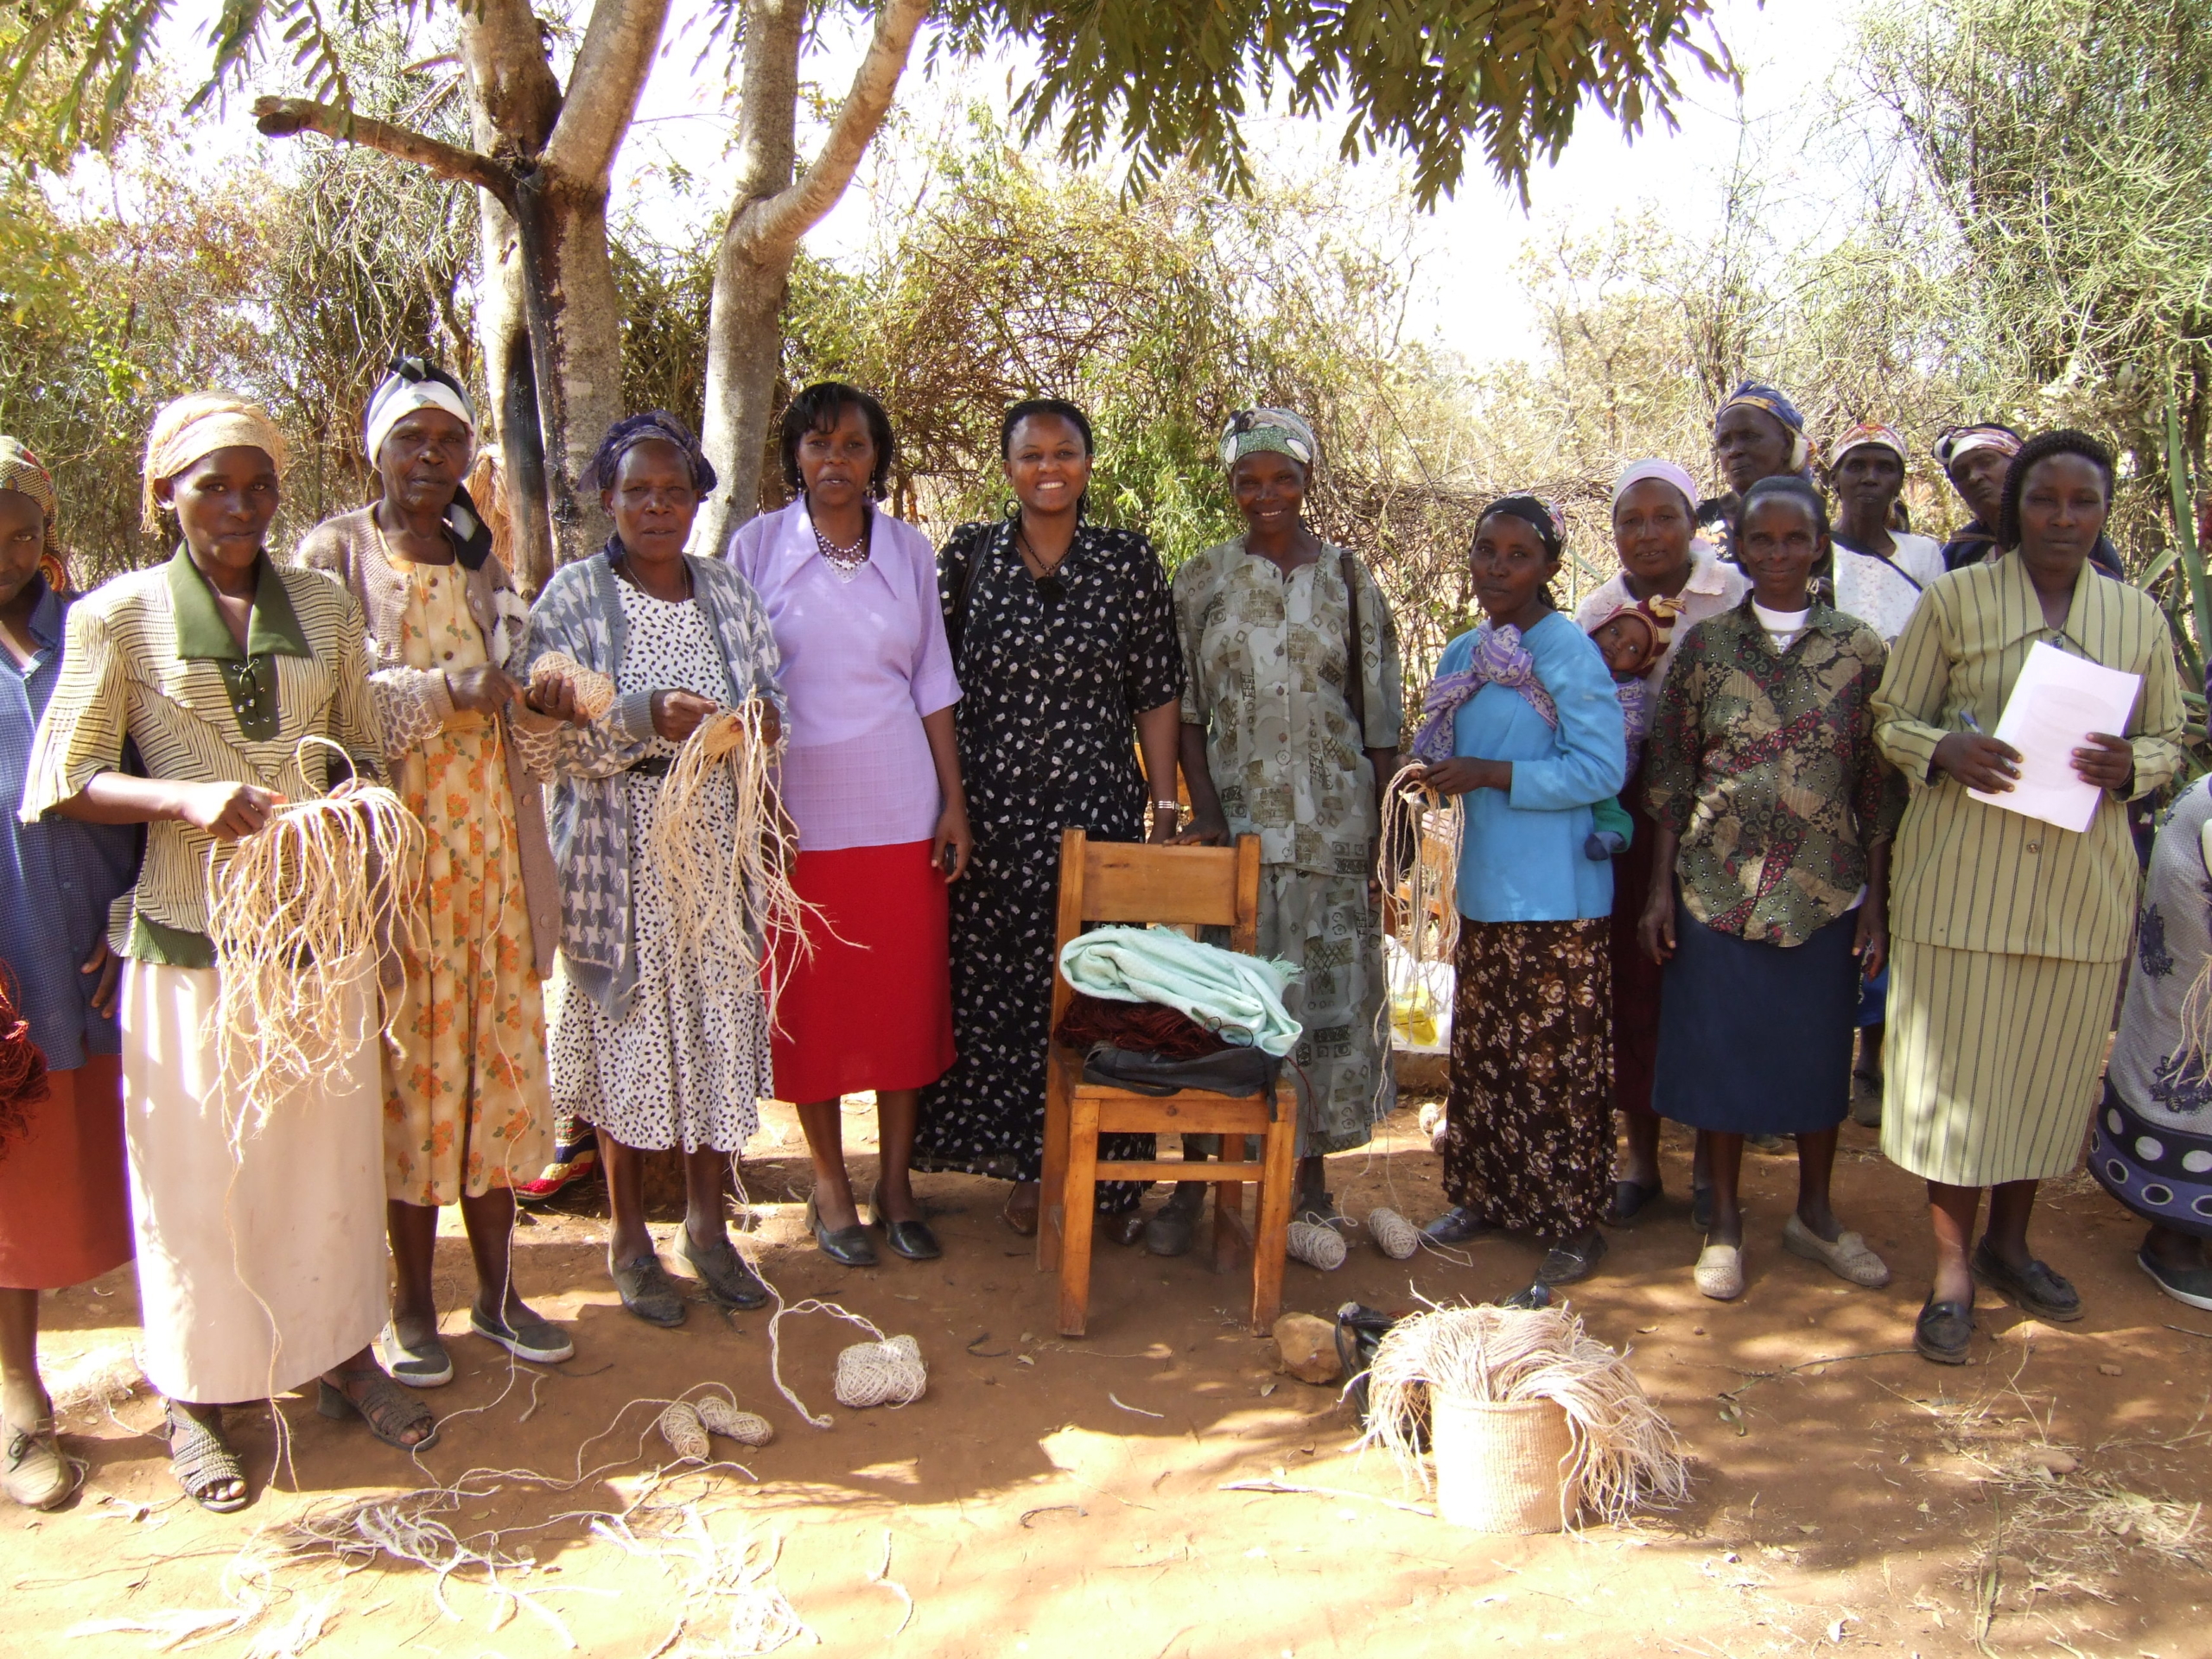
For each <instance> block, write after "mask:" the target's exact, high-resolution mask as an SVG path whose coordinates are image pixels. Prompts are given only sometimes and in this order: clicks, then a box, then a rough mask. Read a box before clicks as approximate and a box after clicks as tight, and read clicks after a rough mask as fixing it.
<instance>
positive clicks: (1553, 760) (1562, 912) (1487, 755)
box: [1436, 611, 1628, 922]
mask: <svg viewBox="0 0 2212 1659" xmlns="http://www.w3.org/2000/svg"><path fill="white" fill-rule="evenodd" d="M1474 639H1475V636H1474V633H1473V632H1471V631H1470V632H1466V633H1463V634H1461V635H1460V636H1459V638H1458V639H1454V640H1453V641H1452V643H1451V644H1450V645H1446V647H1445V648H1444V655H1443V657H1442V658H1441V659H1440V661H1439V662H1438V663H1437V664H1436V671H1437V673H1438V674H1440V675H1443V674H1451V673H1456V672H1459V671H1461V670H1464V669H1465V667H1466V666H1467V663H1468V659H1469V658H1471V656H1472V654H1473V652H1474ZM1521 641H1522V645H1526V646H1527V647H1528V650H1529V656H1530V657H1532V658H1535V665H1536V677H1537V678H1538V679H1540V680H1541V681H1542V682H1543V684H1544V690H1547V691H1548V692H1550V693H1551V694H1552V700H1553V701H1554V702H1555V703H1556V704H1557V705H1558V708H1559V725H1558V727H1557V728H1553V727H1552V726H1551V725H1549V724H1548V723H1547V722H1546V721H1545V720H1544V717H1543V716H1542V715H1540V714H1538V713H1537V712H1536V711H1535V709H1532V708H1530V707H1529V700H1528V699H1527V698H1526V697H1523V696H1522V695H1521V694H1520V693H1519V692H1517V691H1513V690H1508V689H1507V688H1506V687H1504V686H1502V685H1485V686H1484V687H1483V688H1482V690H1479V691H1478V692H1476V693H1475V695H1474V696H1472V697H1470V698H1469V699H1468V700H1467V701H1466V702H1463V703H1461V704H1460V705H1459V711H1458V714H1457V715H1455V717H1454V718H1453V721H1452V753H1454V754H1455V755H1472V756H1475V757H1478V758H1479V759H1481V760H1510V761H1511V762H1512V763H1513V790H1512V793H1511V794H1510V796H1509V795H1506V794H1503V793H1501V792H1499V791H1497V790H1494V789H1478V790H1473V791H1470V792H1469V793H1467V794H1466V795H1464V796H1462V797H1461V799H1462V800H1463V801H1464V802H1465V804H1466V835H1465V840H1464V841H1463V842H1461V844H1460V851H1459V913H1460V914H1461V915H1463V916H1465V917H1467V918H1470V919H1471V920H1473V921H1478V922H1568V921H1586V920H1589V919H1592V918H1596V917H1599V916H1609V915H1611V913H1612V909H1613V867H1612V865H1611V862H1599V861H1593V860H1592V859H1590V858H1587V857H1586V856H1584V855H1583V851H1582V842H1583V840H1584V838H1585V837H1586V836H1588V835H1589V833H1590V809H1591V808H1592V806H1594V805H1595V804H1597V803H1598V802H1599V801H1602V800H1604V799H1605V798H1606V797H1607V796H1609V795H1618V793H1620V790H1621V785H1622V784H1623V782H1624V781H1625V779H1626V778H1627V774H1628V731H1627V722H1626V721H1625V720H1624V718H1623V716H1622V715H1621V700H1620V697H1619V696H1618V694H1617V693H1616V692H1615V691H1614V690H1613V677H1612V674H1611V671H1609V670H1608V669H1607V668H1606V667H1605V658H1603V657H1602V656H1600V655H1599V652H1598V647H1597V646H1596V645H1593V644H1592V643H1591V640H1590V639H1589V636H1587V635H1586V634H1585V633H1584V632H1582V630H1581V629H1580V628H1579V627H1577V626H1575V625H1574V623H1573V620H1571V619H1570V618H1568V617H1567V614H1566V613H1564V612H1560V611H1554V612H1552V613H1550V614H1549V615H1548V616H1546V617H1545V618H1544V619H1543V620H1541V621H1540V622H1538V623H1536V624H1535V626H1533V627H1531V628H1529V630H1528V632H1525V633H1523V634H1522V636H1521Z"/></svg>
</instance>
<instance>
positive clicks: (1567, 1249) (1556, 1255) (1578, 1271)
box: [1536, 1227, 1612, 1290]
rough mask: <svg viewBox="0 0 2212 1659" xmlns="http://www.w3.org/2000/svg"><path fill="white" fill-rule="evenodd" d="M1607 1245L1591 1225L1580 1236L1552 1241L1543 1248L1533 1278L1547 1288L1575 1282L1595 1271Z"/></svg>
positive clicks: (1600, 1234) (1609, 1247)
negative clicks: (1542, 1255) (1542, 1258)
mask: <svg viewBox="0 0 2212 1659" xmlns="http://www.w3.org/2000/svg"><path fill="white" fill-rule="evenodd" d="M1611 1248H1612V1246H1611V1245H1610V1244H1608V1243H1605V1235H1604V1234H1603V1233H1601V1232H1599V1230H1597V1229H1596V1228H1595V1227H1592V1229H1591V1230H1589V1231H1588V1232H1586V1233H1585V1234H1583V1235H1582V1236H1581V1237H1580V1238H1570V1239H1568V1240H1567V1243H1564V1244H1554V1245H1553V1246H1552V1247H1551V1249H1548V1250H1546V1251H1545V1252H1544V1260H1543V1264H1542V1265H1541V1267H1539V1268H1537V1269H1536V1282H1537V1283H1538V1284H1540V1285H1541V1286H1543V1287H1545V1288H1546V1289H1547V1290H1555V1289H1557V1288H1558V1287H1560V1286H1561V1285H1579V1284H1580V1283H1581V1282H1582V1281H1584V1280H1585V1279H1587V1278H1588V1277H1589V1276H1590V1275H1591V1274H1593V1273H1595V1272H1597V1271H1598V1264H1599V1262H1602V1261H1604V1260H1605V1252H1606V1251H1607V1250H1609V1249H1611Z"/></svg>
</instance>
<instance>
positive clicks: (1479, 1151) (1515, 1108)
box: [1444, 917, 1613, 1242]
mask: <svg viewBox="0 0 2212 1659" xmlns="http://www.w3.org/2000/svg"><path fill="white" fill-rule="evenodd" d="M1610 927H1611V924H1610V922H1609V921H1608V920H1607V918H1604V917H1599V918H1595V919H1594V920H1590V921H1580V922H1471V921H1465V920H1462V921H1461V923H1460V925H1459V964H1458V965H1459V987H1458V991H1457V994H1456V996H1455V998H1454V1001H1453V1007H1452V1093H1451V1096H1450V1099H1449V1101H1448V1103H1447V1104H1446V1116H1447V1127H1446V1133H1445V1141H1444V1191H1445V1192H1446V1194H1447V1195H1448V1196H1449V1197H1450V1198H1451V1199H1452V1203H1454V1204H1459V1205H1465V1206H1466V1207H1467V1208H1469V1209H1470V1210H1472V1211H1475V1212H1476V1213H1477V1214H1478V1215H1479V1216H1480V1217H1482V1218H1483V1220H1484V1222H1485V1223H1487V1224H1489V1225H1491V1226H1492V1227H1502V1228H1504V1229H1506V1230H1509V1231H1512V1232H1517V1233H1527V1234H1529V1235H1532V1236H1535V1237H1537V1238H1541V1239H1546V1240H1550V1241H1554V1242H1556V1241H1560V1240H1564V1239H1568V1238H1573V1237H1577V1236H1580V1235H1581V1234H1583V1233H1586V1232H1587V1231H1589V1230H1590V1229H1591V1228H1592V1227H1594V1226H1596V1225H1597V1224H1598V1217H1599V1212H1600V1211H1603V1210H1604V1209H1605V1200H1606V1199H1607V1198H1609V1197H1610V1196H1611V1192H1612V1178H1613V1115H1612V1114H1613V1055H1612V963H1611V956H1610V953H1609V951H1608V949H1607V934H1608V932H1609V931H1610Z"/></svg>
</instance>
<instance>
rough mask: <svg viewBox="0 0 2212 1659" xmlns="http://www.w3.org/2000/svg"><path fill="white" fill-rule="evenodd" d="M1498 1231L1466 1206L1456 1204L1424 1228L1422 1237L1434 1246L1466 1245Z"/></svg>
mask: <svg viewBox="0 0 2212 1659" xmlns="http://www.w3.org/2000/svg"><path fill="white" fill-rule="evenodd" d="M1496 1231H1497V1229H1496V1228H1495V1227H1492V1226H1491V1224H1489V1223H1488V1222H1486V1221H1484V1219H1483V1218H1482V1217H1480V1216H1478V1215H1477V1214H1476V1213H1475V1212H1474V1211H1471V1210H1470V1209H1468V1208H1467V1206H1466V1205H1464V1204H1455V1205H1452V1207H1451V1208H1450V1209H1449V1210H1446V1211H1445V1212H1444V1213H1443V1214H1442V1215H1440V1216H1439V1217H1437V1218H1436V1219H1435V1220H1434V1221H1432V1222H1430V1223H1429V1224H1428V1225H1427V1226H1426V1227H1424V1228H1422V1229H1421V1236H1422V1237H1423V1238H1425V1239H1427V1240H1428V1241H1429V1243H1432V1244H1465V1243H1466V1242H1467V1241H1468V1240H1469V1239H1471V1238H1481V1237H1484V1236H1486V1235H1488V1234H1491V1233H1494V1232H1496Z"/></svg>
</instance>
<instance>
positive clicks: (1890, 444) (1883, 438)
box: [1828, 421, 1912, 470]
mask: <svg viewBox="0 0 2212 1659" xmlns="http://www.w3.org/2000/svg"><path fill="white" fill-rule="evenodd" d="M1870 447H1871V448H1876V449H1886V450H1888V451H1889V452H1890V453H1891V454H1893V455H1895V456H1896V457H1897V460H1898V461H1900V462H1901V463H1904V465H1907V466H1910V464H1911V461H1912V457H1911V455H1910V454H1909V453H1907V451H1906V449H1905V447H1904V435H1902V434H1900V433H1899V432H1898V431H1897V428H1895V427H1894V426H1885V425H1883V424H1882V423H1881V422H1879V421H1861V422H1859V424H1858V425H1856V426H1854V427H1853V428H1852V429H1851V430H1850V431H1848V432H1847V433H1845V434H1844V435H1842V436H1841V437H1840V438H1839V439H1837V440H1836V443H1835V448H1833V449H1831V450H1830V451H1829V452H1828V455H1829V461H1828V466H1829V467H1830V469H1831V470H1833V469H1834V468H1835V467H1839V466H1841V465H1842V464H1843V458H1844V457H1845V456H1846V455H1847V454H1850V453H1851V452H1852V451H1853V449H1865V448H1870Z"/></svg>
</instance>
